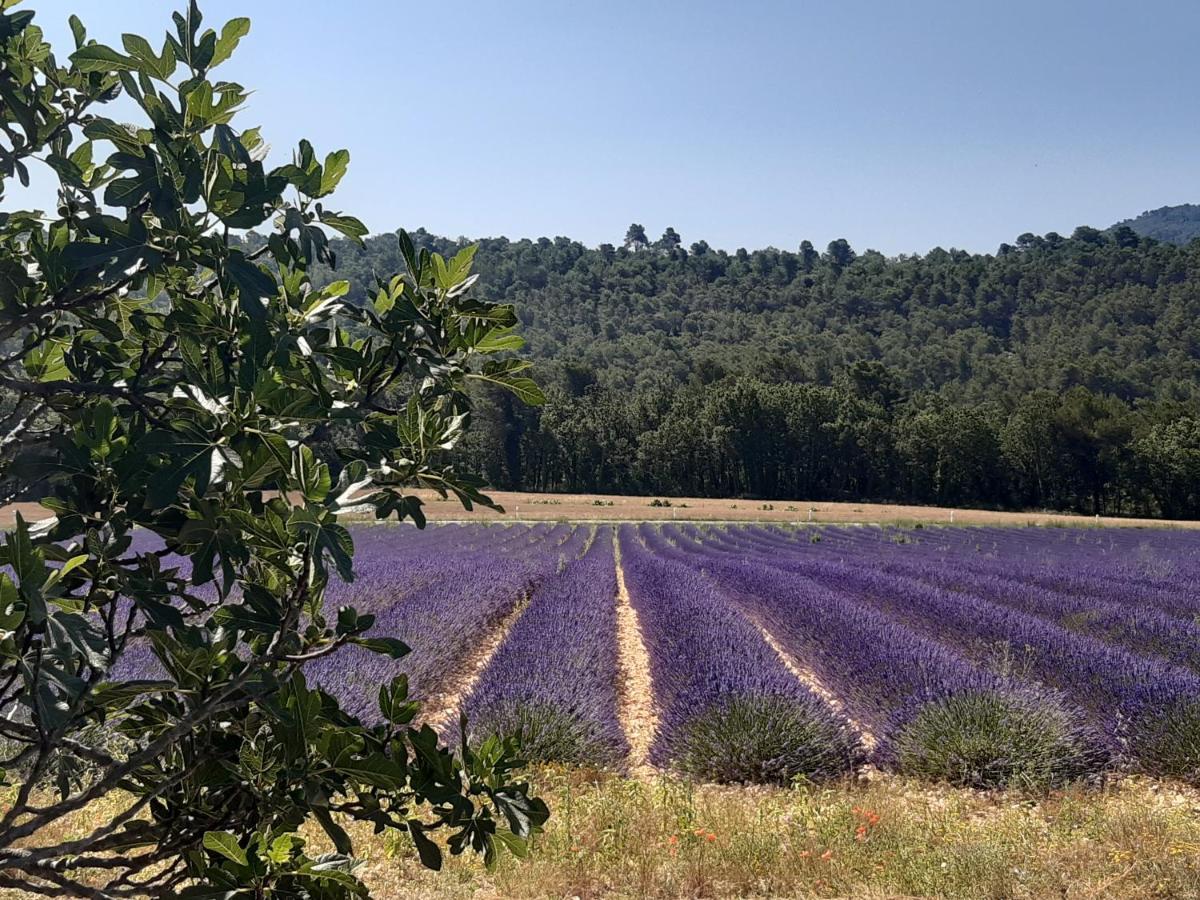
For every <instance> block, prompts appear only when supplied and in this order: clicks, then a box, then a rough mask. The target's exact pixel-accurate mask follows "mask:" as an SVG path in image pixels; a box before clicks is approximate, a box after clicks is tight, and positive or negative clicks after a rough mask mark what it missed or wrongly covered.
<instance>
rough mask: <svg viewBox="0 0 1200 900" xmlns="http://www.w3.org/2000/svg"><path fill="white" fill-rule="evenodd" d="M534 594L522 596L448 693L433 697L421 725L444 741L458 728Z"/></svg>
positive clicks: (440, 693) (454, 681)
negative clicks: (477, 687) (465, 705)
mask: <svg viewBox="0 0 1200 900" xmlns="http://www.w3.org/2000/svg"><path fill="white" fill-rule="evenodd" d="M532 595H533V592H532V591H528V592H526V593H524V594H522V595H521V598H520V599H519V600H518V601H517V602H516V604H515V605H514V606H513V608H512V609H511V610H509V611H508V612H507V613H505V615H504V618H502V619H501V620H500V621H499V623H498V624H497V625H496V626H495V627H494V628H493V629H492V631H491V633H490V634H489V635H488V636H487V638H486V639H485V640H484V641H483V642H482V643H481V644H479V646H477V647H476V648H475V652H474V653H473V654H472V655H471V658H470V659H469V660H468V661H467V663H466V665H465V666H464V667H463V668H462V670H461V673H460V674H459V676H458V677H457V678H454V679H451V681H450V683H449V684H448V686H447V687H446V688H445V689H444V690H442V691H441V692H439V693H437V694H434V695H433V696H432V697H429V698H428V699H427V700H426V701H425V702H424V703H423V704H422V707H423V710H427V711H428V712H427V713H426V714H425V715H422V716H421V717H420V724H422V725H428V726H429V727H430V728H432V729H433V730H434V731H436V732H437V733H438V734H440V735H443V738H444V737H445V732H446V731H447V730H448V729H450V728H452V727H454V725H455V724H456V723H457V721H458V711H459V710H460V709H461V708H462V705H463V703H464V702H465V701H466V699H467V698H468V697H469V696H471V691H473V690H474V689H475V685H476V684H477V683H478V682H479V678H480V676H481V675H483V672H484V670H485V669H487V667H488V663H490V662H491V661H492V657H493V656H495V655H496V652H497V651H498V650H499V649H500V646H501V645H502V644H503V643H504V639H505V638H507V637H508V633H509V632H510V631H512V628H513V626H514V625H516V624H517V619H519V618H521V616H522V615H523V614H524V612H525V610H526V609H527V608H528V607H529V601H530V599H531V597H532Z"/></svg>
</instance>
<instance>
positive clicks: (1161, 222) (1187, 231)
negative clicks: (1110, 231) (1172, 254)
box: [1114, 203, 1200, 244]
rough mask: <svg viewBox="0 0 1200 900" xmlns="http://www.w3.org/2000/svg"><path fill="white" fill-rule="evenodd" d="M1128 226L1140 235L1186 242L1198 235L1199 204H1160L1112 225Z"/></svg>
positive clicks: (1180, 242) (1199, 221)
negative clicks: (1160, 205)
mask: <svg viewBox="0 0 1200 900" xmlns="http://www.w3.org/2000/svg"><path fill="white" fill-rule="evenodd" d="M1122 225H1125V226H1128V227H1129V228H1132V229H1133V230H1134V231H1136V232H1137V233H1138V234H1140V235H1141V236H1142V237H1151V238H1154V239H1155V240H1157V241H1170V242H1171V243H1173V244H1187V243H1190V242H1191V241H1193V240H1195V239H1196V238H1198V237H1200V205H1197V204H1195V203H1184V204H1182V205H1180V206H1162V207H1159V208H1158V209H1152V210H1149V211H1147V212H1144V213H1142V214H1141V215H1140V216H1138V217H1137V218H1135V219H1126V220H1125V221H1123V222H1118V223H1117V225H1116V226H1114V227H1117V228H1119V227H1121V226H1122Z"/></svg>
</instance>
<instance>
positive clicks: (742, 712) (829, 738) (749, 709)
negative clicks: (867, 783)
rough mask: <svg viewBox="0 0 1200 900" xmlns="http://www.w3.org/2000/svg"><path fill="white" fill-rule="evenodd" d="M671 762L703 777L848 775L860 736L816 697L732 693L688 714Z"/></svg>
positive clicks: (778, 780)
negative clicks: (718, 701) (804, 699)
mask: <svg viewBox="0 0 1200 900" xmlns="http://www.w3.org/2000/svg"><path fill="white" fill-rule="evenodd" d="M674 746H675V754H676V755H675V759H674V764H675V766H676V767H678V768H679V769H680V770H681V771H683V772H685V773H686V774H688V775H691V776H693V777H694V778H697V779H700V780H702V781H713V782H719V783H723V784H741V783H747V782H749V783H758V784H782V785H787V784H791V783H793V782H794V781H796V779H798V778H803V779H808V780H813V781H819V780H824V779H829V778H841V777H845V776H847V775H851V774H853V773H854V771H855V770H856V769H857V768H858V766H859V765H860V764H861V762H862V760H863V753H862V748H861V746H860V744H859V742H858V738H857V737H856V736H855V735H854V733H853V732H852V731H851V730H850V728H849V727H848V726H847V725H846V723H845V722H842V721H840V720H839V719H837V718H836V717H835V716H834V715H833V714H832V713H831V712H830V711H829V710H828V709H827V708H825V706H824V705H823V704H821V703H820V702H819V701H816V700H815V699H814V700H812V701H811V702H804V701H801V700H799V699H797V698H796V697H788V696H782V695H774V694H767V695H744V696H735V697H732V698H729V699H726V700H724V701H723V702H721V703H717V704H714V705H712V706H709V707H708V708H707V709H705V710H703V711H702V712H700V713H699V714H697V715H696V716H695V717H694V718H692V719H691V720H690V721H689V722H688V723H687V724H686V725H685V726H684V727H683V728H682V729H681V730H680V733H679V736H678V737H677V739H676V740H675V742H674Z"/></svg>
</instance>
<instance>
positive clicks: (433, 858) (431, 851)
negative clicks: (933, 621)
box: [408, 819, 442, 872]
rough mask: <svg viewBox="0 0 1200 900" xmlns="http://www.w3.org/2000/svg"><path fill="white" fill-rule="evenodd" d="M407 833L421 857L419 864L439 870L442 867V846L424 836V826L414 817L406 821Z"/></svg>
mask: <svg viewBox="0 0 1200 900" xmlns="http://www.w3.org/2000/svg"><path fill="white" fill-rule="evenodd" d="M408 833H409V834H410V835H412V840H413V844H414V845H415V846H416V848H417V855H418V856H419V857H420V858H421V865H423V866H424V867H425V868H427V869H433V870H434V871H435V872H437V871H440V870H441V868H442V848H441V847H439V846H438V845H437V844H435V843H434V842H433V841H431V840H430V839H429V838H428V837H427V836H426V834H425V828H424V826H423V825H422V824H421V823H420V822H418V821H417V820H416V819H410V820H409V822H408Z"/></svg>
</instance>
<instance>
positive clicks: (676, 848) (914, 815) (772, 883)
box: [359, 769, 1200, 898]
mask: <svg viewBox="0 0 1200 900" xmlns="http://www.w3.org/2000/svg"><path fill="white" fill-rule="evenodd" d="M534 780H535V782H536V784H537V786H538V788H539V789H540V790H541V791H542V792H543V795H544V796H546V797H547V799H548V800H549V801H550V804H551V808H552V810H553V818H552V819H551V822H550V824H549V826H548V829H547V831H546V833H545V834H544V835H542V836H540V838H539V839H538V843H537V846H536V847H535V848H534V850H533V852H532V853H531V855H530V857H529V858H528V859H526V860H514V859H512V858H511V857H509V858H506V859H505V860H503V861H502V862H501V863H500V864H499V865H498V866H497V867H496V869H495V870H494V871H492V872H487V871H485V870H484V869H483V867H482V866H480V865H479V864H477V863H474V862H470V861H466V860H454V861H453V862H452V863H451V864H450V865H449V866H448V871H445V872H443V873H441V874H433V873H427V872H424V871H423V870H421V869H420V868H419V866H418V865H417V863H416V858H415V852H414V851H413V849H412V847H411V846H410V845H409V844H408V841H407V838H406V837H405V836H403V835H397V836H392V837H387V836H383V837H380V838H371V837H367V836H366V835H363V836H361V837H360V845H361V846H360V851H359V852H360V853H362V854H363V855H364V856H365V857H366V859H367V861H366V864H365V869H364V872H363V874H364V875H365V877H366V880H367V881H368V883H369V884H370V885H371V886H372V889H373V892H374V894H375V896H378V897H386V898H397V897H405V896H414V895H419V896H423V897H427V896H436V897H478V896H485V897H575V896H578V897H590V896H598V895H607V896H617V897H645V896H663V897H677V896H694V897H714V896H788V897H795V896H819V897H831V896H856V897H894V896H921V897H925V896H934V897H964V898H966V897H970V898H984V897H996V898H1001V897H1072V898H1077V897H1080V898H1082V897H1118V896H1119V897H1200V791H1196V790H1192V789H1188V788H1184V787H1182V786H1179V785H1175V784H1168V783H1163V782H1156V781H1152V780H1149V779H1129V780H1124V781H1121V782H1118V783H1114V784H1112V785H1110V786H1108V787H1106V788H1102V789H1099V788H1092V789H1085V788H1079V789H1076V790H1069V791H1065V792H1056V793H1054V794H1052V795H1049V796H1046V797H1039V798H1034V797H1021V796H1017V795H1012V794H1008V795H1005V794H995V795H989V794H982V793H979V792H974V791H970V790H956V789H950V788H937V787H930V786H929V785H927V784H922V783H919V782H915V781H908V780H905V779H899V778H894V777H891V776H886V777H878V778H875V779H873V780H870V781H867V782H862V783H859V784H855V785H848V786H837V787H828V788H817V787H805V788H797V789H794V790H786V789H771V788H721V787H715V786H692V785H689V784H688V783H686V782H682V781H677V780H674V779H666V778H662V779H658V780H653V781H650V782H645V783H643V782H637V781H631V780H629V779H625V778H619V777H615V776H611V775H601V774H589V773H585V772H580V771H578V770H574V771H571V770H562V769H556V770H542V771H539V772H538V773H537V775H536V776H535V779H534Z"/></svg>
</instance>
